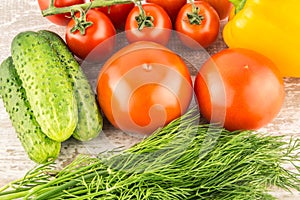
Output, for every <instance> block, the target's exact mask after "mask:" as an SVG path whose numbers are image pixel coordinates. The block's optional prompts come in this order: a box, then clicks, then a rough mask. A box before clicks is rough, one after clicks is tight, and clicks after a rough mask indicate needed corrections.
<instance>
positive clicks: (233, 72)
mask: <svg viewBox="0 0 300 200" xmlns="http://www.w3.org/2000/svg"><path fill="white" fill-rule="evenodd" d="M194 90H195V95H196V97H197V100H198V104H199V109H200V112H201V113H202V115H203V116H204V117H205V118H206V119H207V120H209V121H210V122H214V123H221V125H224V127H225V128H226V129H228V130H230V131H234V130H256V129H259V128H261V127H263V126H265V125H266V124H268V123H269V122H271V121H272V120H273V119H274V118H275V117H276V115H277V114H278V113H279V111H280V109H281V107H282V104H283V102H284V97H285V91H284V82H283V79H282V77H281V75H280V73H279V70H278V69H277V68H276V66H275V65H274V63H273V62H271V61H270V60H269V59H268V58H266V57H265V56H263V55H261V54H259V53H257V52H254V51H251V50H247V49H239V48H237V49H225V50H222V51H220V52H219V53H217V54H215V55H213V56H212V57H211V58H210V59H208V61H207V62H206V63H204V65H203V66H202V68H200V70H199V73H198V75H197V76H196V79H195V83H194Z"/></svg>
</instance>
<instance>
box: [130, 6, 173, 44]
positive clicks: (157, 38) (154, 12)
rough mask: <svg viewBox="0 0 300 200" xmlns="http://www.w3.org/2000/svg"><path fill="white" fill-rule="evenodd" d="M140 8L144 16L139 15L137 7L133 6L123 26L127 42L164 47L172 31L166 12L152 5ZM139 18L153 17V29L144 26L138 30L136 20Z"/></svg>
mask: <svg viewBox="0 0 300 200" xmlns="http://www.w3.org/2000/svg"><path fill="white" fill-rule="evenodd" d="M142 8H143V10H144V11H145V13H144V14H145V16H142V15H141V13H140V9H139V7H138V6H135V7H134V8H133V9H132V10H131V11H130V13H129V14H128V17H127V20H126V24H125V31H126V37H127V40H128V41H129V42H130V43H132V42H136V41H141V40H144V41H153V42H157V43H160V44H162V45H166V44H167V43H168V41H169V39H170V37H171V31H172V22H171V20H170V17H169V16H168V14H167V12H166V11H165V10H164V9H163V8H162V7H160V6H158V5H156V4H152V3H151V4H150V3H149V4H144V5H142ZM139 16H141V17H142V18H143V19H144V18H151V17H153V18H152V19H153V22H152V23H153V27H147V26H144V27H143V28H142V29H141V30H139V29H138V27H139V23H138V22H137V20H136V18H137V17H139ZM149 20H151V19H149ZM146 24H148V23H146Z"/></svg>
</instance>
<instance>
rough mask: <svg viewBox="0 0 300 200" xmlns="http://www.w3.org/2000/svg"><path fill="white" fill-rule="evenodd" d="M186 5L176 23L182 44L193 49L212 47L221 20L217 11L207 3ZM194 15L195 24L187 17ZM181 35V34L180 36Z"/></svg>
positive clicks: (199, 2) (198, 2)
mask: <svg viewBox="0 0 300 200" xmlns="http://www.w3.org/2000/svg"><path fill="white" fill-rule="evenodd" d="M194 5H195V7H197V8H198V10H196V9H194V7H193V5H192V4H189V3H188V4H185V5H184V6H183V7H182V8H181V9H180V11H179V13H178V15H177V19H176V22H175V30H176V31H178V32H179V34H178V37H179V39H180V40H181V41H182V43H183V44H184V45H186V46H188V47H190V48H191V49H199V48H200V45H201V46H202V47H204V48H206V47H208V46H209V45H211V44H212V43H213V42H214V41H215V40H216V39H217V37H218V34H219V28H220V19H219V16H218V13H217V12H216V11H215V9H214V8H213V7H212V6H211V5H210V4H209V3H207V2H204V1H197V2H194ZM188 14H189V15H190V14H192V15H193V19H196V21H195V22H194V23H192V21H191V20H190V19H188V17H187V15H188ZM180 33H181V34H180Z"/></svg>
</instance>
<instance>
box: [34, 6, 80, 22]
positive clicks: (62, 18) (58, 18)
mask: <svg viewBox="0 0 300 200" xmlns="http://www.w3.org/2000/svg"><path fill="white" fill-rule="evenodd" d="M38 3H39V7H40V9H41V10H46V9H47V8H48V7H49V5H50V0H38ZM82 3H85V0H54V6H55V7H58V8H59V7H66V6H72V5H75V4H82ZM46 18H47V19H48V20H49V21H51V22H52V23H54V24H57V25H60V26H66V25H67V24H68V22H69V21H70V20H71V15H70V13H65V14H56V15H51V16H47V17H46Z"/></svg>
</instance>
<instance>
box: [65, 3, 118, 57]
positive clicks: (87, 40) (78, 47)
mask: <svg viewBox="0 0 300 200" xmlns="http://www.w3.org/2000/svg"><path fill="white" fill-rule="evenodd" d="M75 16H76V17H77V18H80V17H82V16H83V13H80V12H78V13H76V14H75ZM85 17H86V21H87V22H92V24H91V25H90V26H88V27H87V28H86V29H83V30H81V29H80V30H78V29H75V30H74V32H72V29H74V27H75V26H76V20H74V19H72V20H71V21H70V22H69V23H68V25H67V28H66V43H67V45H68V47H69V48H70V50H71V51H72V52H73V53H74V54H75V55H76V56H77V57H79V58H81V59H85V60H88V61H95V62H101V61H103V60H104V59H106V58H107V57H108V56H110V55H111V53H112V52H113V50H114V46H115V39H114V36H115V34H116V29H115V27H114V25H113V24H112V22H111V21H110V19H109V18H108V17H107V16H106V15H105V14H104V13H102V12H99V11H96V10H93V9H90V10H89V11H88V12H87V13H86V16H85ZM84 30H85V31H84ZM81 31H84V33H83V32H81Z"/></svg>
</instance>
